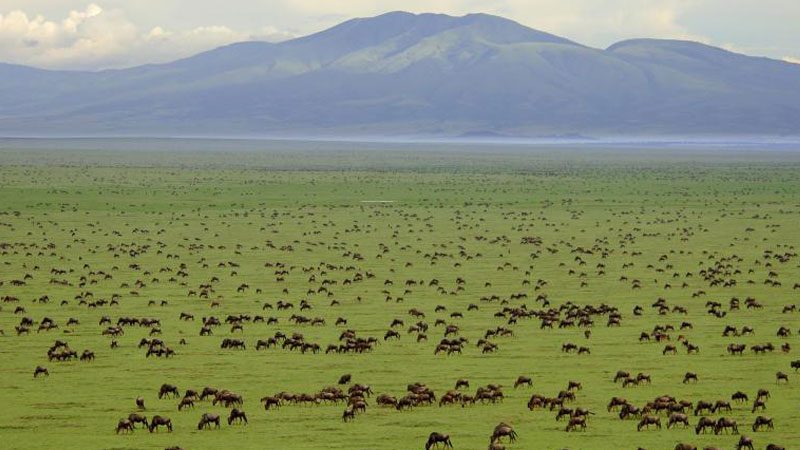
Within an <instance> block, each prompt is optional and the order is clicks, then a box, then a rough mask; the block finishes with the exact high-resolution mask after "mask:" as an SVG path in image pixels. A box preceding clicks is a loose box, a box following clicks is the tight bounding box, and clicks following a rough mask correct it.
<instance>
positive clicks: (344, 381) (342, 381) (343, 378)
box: [339, 373, 353, 384]
mask: <svg viewBox="0 0 800 450" xmlns="http://www.w3.org/2000/svg"><path fill="white" fill-rule="evenodd" d="M352 378H353V376H352V375H350V374H349V373H346V374H344V375H342V376H341V377H339V384H349V383H350V380H351V379H352Z"/></svg>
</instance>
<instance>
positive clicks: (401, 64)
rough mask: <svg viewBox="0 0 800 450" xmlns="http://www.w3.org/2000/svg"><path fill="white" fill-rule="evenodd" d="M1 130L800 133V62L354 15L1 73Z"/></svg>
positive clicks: (428, 17) (508, 26) (427, 17)
mask: <svg viewBox="0 0 800 450" xmlns="http://www.w3.org/2000/svg"><path fill="white" fill-rule="evenodd" d="M0 81H2V83H0V134H2V135H152V136H159V135H216V136H237V135H239V136H245V135H247V136H254V135H262V136H289V135H293V136H301V135H302V136H376V135H384V136H386V135H388V136H404V135H413V136H444V137H446V136H517V137H525V136H533V137H535V136H554V135H564V136H570V135H576V136H577V135H581V136H661V135H669V136H674V135H690V136H710V135H715V136H718V135H762V136H764V135H790V136H797V135H800V65H796V64H790V63H787V62H783V61H777V60H771V59H767V58H757V57H750V56H745V55H740V54H736V53H732V52H729V51H726V50H722V49H719V48H715V47H711V46H707V45H703V44H700V43H696V42H688V41H675V40H658V39H635V40H628V41H623V42H619V43H617V44H614V45H612V46H611V47H609V48H607V49H595V48H591V47H587V46H584V45H581V44H578V43H576V42H573V41H570V40H567V39H564V38H561V37H558V36H554V35H552V34H548V33H544V32H541V31H536V30H533V29H530V28H528V27H525V26H523V25H520V24H519V23H516V22H514V21H511V20H508V19H504V18H501V17H496V16H491V15H486V14H471V15H467V16H463V17H452V16H447V15H441V14H420V15H414V14H410V13H404V12H394V13H388V14H384V15H381V16H377V17H373V18H366V19H353V20H349V21H347V22H344V23H342V24H340V25H337V26H335V27H333V28H330V29H328V30H325V31H322V32H319V33H316V34H312V35H310V36H306V37H302V38H299V39H294V40H290V41H286V42H281V43H266V42H243V43H238V44H233V45H228V46H225V47H220V48H217V49H214V50H211V51H208V52H205V53H201V54H198V55H195V56H193V57H190V58H186V59H182V60H179V61H175V62H172V63H168V64H157V65H145V66H140V67H134V68H130V69H124V70H107V71H101V72H73V71H46V70H39V69H34V68H29V67H22V66H15V65H7V64H0Z"/></svg>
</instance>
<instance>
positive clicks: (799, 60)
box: [783, 56, 800, 64]
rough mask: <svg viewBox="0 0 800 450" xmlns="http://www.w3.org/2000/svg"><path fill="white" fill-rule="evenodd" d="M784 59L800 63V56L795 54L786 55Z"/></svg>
mask: <svg viewBox="0 0 800 450" xmlns="http://www.w3.org/2000/svg"><path fill="white" fill-rule="evenodd" d="M783 60H784V61H786V62H788V63H792V64H800V58H797V57H794V56H784V57H783Z"/></svg>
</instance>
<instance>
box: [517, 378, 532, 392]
mask: <svg viewBox="0 0 800 450" xmlns="http://www.w3.org/2000/svg"><path fill="white" fill-rule="evenodd" d="M522 385H527V386H533V380H532V379H531V377H527V376H525V375H520V376H519V377H517V381H515V382H514V389H516V388H518V387H519V386H522Z"/></svg>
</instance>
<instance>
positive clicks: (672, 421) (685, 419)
mask: <svg viewBox="0 0 800 450" xmlns="http://www.w3.org/2000/svg"><path fill="white" fill-rule="evenodd" d="M679 423H681V424H683V427H684V428H686V427H688V426H689V416H687V415H686V414H683V413H672V414H670V415H669V422H667V429H670V428H672V427H673V426H674V425H676V424H679Z"/></svg>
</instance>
